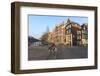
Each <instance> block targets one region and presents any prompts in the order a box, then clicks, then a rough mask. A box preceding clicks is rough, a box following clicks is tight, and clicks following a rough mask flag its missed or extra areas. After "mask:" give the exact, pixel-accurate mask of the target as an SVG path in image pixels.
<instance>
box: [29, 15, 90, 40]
mask: <svg viewBox="0 0 100 76" xmlns="http://www.w3.org/2000/svg"><path fill="white" fill-rule="evenodd" d="M68 18H69V19H70V20H71V21H73V22H77V23H78V24H80V25H82V24H83V23H88V18H87V17H79V16H44V15H29V16H28V27H29V29H28V30H29V36H33V37H35V38H37V39H39V38H40V37H41V35H42V34H43V33H44V32H46V31H47V28H49V30H50V31H52V30H53V29H54V27H55V25H56V24H58V23H61V22H63V21H67V19H68Z"/></svg>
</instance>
